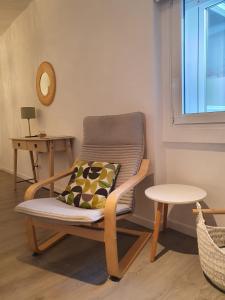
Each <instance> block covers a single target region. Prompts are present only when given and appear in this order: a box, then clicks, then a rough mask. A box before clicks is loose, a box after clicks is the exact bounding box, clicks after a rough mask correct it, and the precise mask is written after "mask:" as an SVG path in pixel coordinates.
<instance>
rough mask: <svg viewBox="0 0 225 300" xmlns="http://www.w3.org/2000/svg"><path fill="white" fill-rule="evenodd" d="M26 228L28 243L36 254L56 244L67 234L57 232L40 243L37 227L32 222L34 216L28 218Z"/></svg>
mask: <svg viewBox="0 0 225 300" xmlns="http://www.w3.org/2000/svg"><path fill="white" fill-rule="evenodd" d="M26 229H27V238H28V245H29V248H30V249H31V251H33V253H34V254H40V253H42V252H44V251H45V250H47V249H48V248H50V247H52V246H53V245H55V244H56V243H57V242H59V241H60V240H62V239H63V238H64V237H65V236H66V234H65V233H61V232H59V233H56V234H54V235H53V236H51V237H50V238H49V239H48V240H46V241H45V242H43V243H41V244H40V245H38V242H37V235H36V229H35V226H34V224H33V222H32V217H27V218H26Z"/></svg>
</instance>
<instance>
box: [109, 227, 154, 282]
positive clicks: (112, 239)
mask: <svg viewBox="0 0 225 300" xmlns="http://www.w3.org/2000/svg"><path fill="white" fill-rule="evenodd" d="M105 225H106V226H105V252H106V264H107V271H108V274H109V275H110V277H112V278H113V280H114V281H115V279H120V278H122V277H123V275H124V273H125V272H126V271H127V269H128V268H129V267H130V265H131V264H132V262H133V261H134V260H135V258H136V257H137V255H138V254H139V253H140V251H141V250H142V249H143V247H144V246H145V244H146V243H147V241H148V240H149V238H150V235H151V234H150V232H141V231H137V230H132V229H125V228H116V224H115V226H112V223H111V227H107V222H106V224H105ZM117 232H121V233H122V234H127V235H131V236H137V237H138V238H137V240H136V241H135V243H134V244H133V245H132V246H131V247H130V249H129V250H128V251H127V253H126V254H125V255H124V256H123V258H122V259H121V260H120V261H119V258H118V248H117Z"/></svg>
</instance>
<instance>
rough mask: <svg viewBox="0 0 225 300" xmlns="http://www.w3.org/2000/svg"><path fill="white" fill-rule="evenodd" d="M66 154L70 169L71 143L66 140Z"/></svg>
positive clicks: (71, 160)
mask: <svg viewBox="0 0 225 300" xmlns="http://www.w3.org/2000/svg"><path fill="white" fill-rule="evenodd" d="M66 152H67V156H68V161H69V166H70V167H71V166H72V164H73V161H74V160H73V151H72V141H71V140H66Z"/></svg>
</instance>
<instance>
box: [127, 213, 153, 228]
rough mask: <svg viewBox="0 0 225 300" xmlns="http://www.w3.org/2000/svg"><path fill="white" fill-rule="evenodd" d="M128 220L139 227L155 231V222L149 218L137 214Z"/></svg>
mask: <svg viewBox="0 0 225 300" xmlns="http://www.w3.org/2000/svg"><path fill="white" fill-rule="evenodd" d="M127 220H129V221H131V222H134V223H136V224H138V225H141V226H143V227H146V228H150V229H153V226H154V221H153V220H150V219H147V218H145V217H142V216H139V215H137V214H133V215H132V216H129V217H128V218H127Z"/></svg>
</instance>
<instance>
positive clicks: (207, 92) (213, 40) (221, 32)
mask: <svg viewBox="0 0 225 300" xmlns="http://www.w3.org/2000/svg"><path fill="white" fill-rule="evenodd" d="M182 31H183V36H182V44H183V59H182V61H183V63H182V65H183V66H182V98H183V99H182V114H196V113H210V112H221V111H225V1H221V0H220V1H219V0H184V1H183V30H182ZM214 116H215V114H214ZM214 119H215V118H214ZM223 122H225V119H224V120H223Z"/></svg>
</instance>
